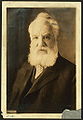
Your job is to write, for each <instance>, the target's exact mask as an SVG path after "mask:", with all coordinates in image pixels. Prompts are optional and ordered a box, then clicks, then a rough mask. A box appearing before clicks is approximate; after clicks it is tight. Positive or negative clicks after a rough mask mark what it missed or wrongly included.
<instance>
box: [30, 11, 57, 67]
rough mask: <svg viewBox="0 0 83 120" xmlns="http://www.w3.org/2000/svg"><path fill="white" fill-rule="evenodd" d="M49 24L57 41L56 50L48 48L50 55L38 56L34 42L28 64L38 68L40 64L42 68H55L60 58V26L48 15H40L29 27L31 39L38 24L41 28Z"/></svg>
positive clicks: (31, 45)
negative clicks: (58, 37) (58, 41)
mask: <svg viewBox="0 0 83 120" xmlns="http://www.w3.org/2000/svg"><path fill="white" fill-rule="evenodd" d="M41 23H42V24H43V23H44V24H49V25H50V26H51V28H52V32H53V35H54V39H55V45H54V48H52V49H49V48H48V54H46V55H42V54H40V55H37V54H36V51H35V48H34V47H35V45H34V43H33V42H31V44H30V54H29V56H28V62H29V63H30V64H31V65H33V66H36V65H38V64H40V65H42V66H47V67H49V66H53V65H54V63H55V62H56V59H57V57H58V47H57V36H58V34H59V25H58V23H57V21H56V20H55V19H54V18H52V17H51V16H50V15H49V14H48V13H43V12H41V13H39V14H38V16H37V17H36V18H35V20H34V21H32V22H31V24H30V25H29V29H28V31H29V33H30V37H31V39H32V35H33V33H34V30H33V29H34V28H35V26H36V24H39V25H40V26H41V25H42V24H41Z"/></svg>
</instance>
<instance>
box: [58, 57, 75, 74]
mask: <svg viewBox="0 0 83 120" xmlns="http://www.w3.org/2000/svg"><path fill="white" fill-rule="evenodd" d="M56 64H57V65H56V66H57V69H58V70H59V71H60V72H62V73H71V74H75V71H76V65H75V64H74V63H72V62H70V61H69V60H67V59H66V58H64V57H62V56H61V55H59V57H58V59H57V63H56Z"/></svg>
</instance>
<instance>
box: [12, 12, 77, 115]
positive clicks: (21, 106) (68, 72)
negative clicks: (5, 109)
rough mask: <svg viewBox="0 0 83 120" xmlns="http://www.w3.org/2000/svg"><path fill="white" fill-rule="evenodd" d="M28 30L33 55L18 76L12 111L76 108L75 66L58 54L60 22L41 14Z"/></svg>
mask: <svg viewBox="0 0 83 120" xmlns="http://www.w3.org/2000/svg"><path fill="white" fill-rule="evenodd" d="M28 31H29V33H30V38H31V44H30V53H29V55H28V60H27V61H26V62H25V63H24V64H23V66H22V68H21V69H20V70H19V71H18V73H17V78H16V81H15V83H14V86H13V92H12V96H11V101H10V109H12V110H16V111H17V112H18V113H23V112H25V113H26V112H27V113H30V112H31V113H32V112H33V113H54V112H55V113H60V112H63V110H65V109H75V65H74V64H72V63H71V62H69V61H68V60H66V59H65V58H63V57H61V56H60V54H59V52H58V46H57V39H58V35H59V25H58V23H57V21H56V20H55V19H54V18H52V17H51V16H50V15H49V14H48V13H44V12H41V13H39V14H38V15H37V17H36V18H35V20H34V21H32V23H31V24H30V25H29V29H28Z"/></svg>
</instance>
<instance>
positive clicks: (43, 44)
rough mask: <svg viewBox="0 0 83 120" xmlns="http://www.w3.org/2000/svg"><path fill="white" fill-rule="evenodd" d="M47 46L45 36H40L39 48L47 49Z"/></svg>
mask: <svg viewBox="0 0 83 120" xmlns="http://www.w3.org/2000/svg"><path fill="white" fill-rule="evenodd" d="M45 46H46V43H45V41H44V40H43V36H40V37H39V40H38V47H45Z"/></svg>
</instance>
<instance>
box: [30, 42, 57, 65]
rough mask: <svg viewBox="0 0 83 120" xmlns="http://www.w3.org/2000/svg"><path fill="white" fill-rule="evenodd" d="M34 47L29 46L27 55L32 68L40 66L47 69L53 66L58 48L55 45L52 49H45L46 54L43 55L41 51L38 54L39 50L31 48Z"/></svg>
mask: <svg viewBox="0 0 83 120" xmlns="http://www.w3.org/2000/svg"><path fill="white" fill-rule="evenodd" d="M33 46H34V45H31V47H30V53H29V55H28V62H29V63H30V64H31V65H32V66H37V65H41V66H42V67H49V66H53V65H54V64H55V62H56V59H57V57H58V47H57V44H56V45H55V46H54V48H52V49H50V48H46V50H47V53H44V52H43V51H41V52H39V51H38V50H39V48H38V49H37V48H35V49H34V47H33Z"/></svg>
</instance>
